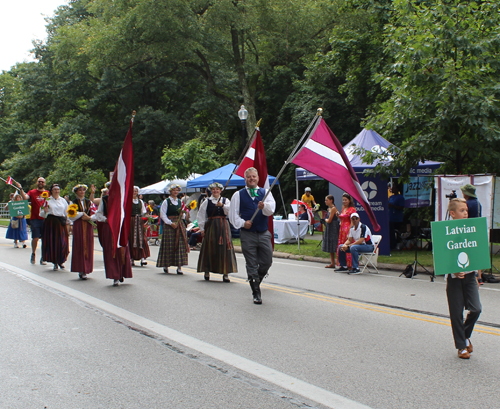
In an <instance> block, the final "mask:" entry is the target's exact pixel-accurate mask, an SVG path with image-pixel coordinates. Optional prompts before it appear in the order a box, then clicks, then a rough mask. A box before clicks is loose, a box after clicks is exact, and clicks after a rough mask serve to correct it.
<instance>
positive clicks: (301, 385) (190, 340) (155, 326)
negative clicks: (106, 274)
mask: <svg viewBox="0 0 500 409" xmlns="http://www.w3.org/2000/svg"><path fill="white" fill-rule="evenodd" d="M0 267H3V268H5V269H6V270H7V271H10V272H12V273H14V274H17V275H21V276H23V277H26V278H28V279H30V280H32V281H35V282H37V283H40V284H42V285H44V286H47V287H49V288H53V289H54V290H57V291H59V292H61V293H64V294H67V295H69V296H71V297H73V298H76V299H77V300H80V301H83V302H85V303H87V304H89V305H92V306H94V307H96V308H98V309H100V310H102V311H106V312H107V313H109V314H112V315H114V316H116V317H119V318H122V319H124V320H127V321H129V322H131V323H134V324H136V325H139V326H141V327H143V328H145V329H147V330H149V331H152V332H154V333H156V334H158V335H161V336H163V337H166V338H169V339H171V340H172V341H174V342H176V343H179V344H181V345H184V346H186V347H188V348H191V349H193V350H196V351H198V352H200V353H202V354H204V355H207V356H209V357H212V358H214V359H217V360H219V361H221V362H224V363H226V364H228V365H231V366H233V367H235V368H238V369H240V370H242V371H244V372H247V373H249V374H251V375H254V376H256V377H258V378H260V379H263V380H265V381H267V382H270V383H273V384H275V385H278V386H280V387H282V388H284V389H287V390H289V391H291V392H293V393H296V394H298V395H301V396H304V397H305V398H307V399H310V400H312V401H315V402H317V403H320V404H322V405H325V406H326V407H329V408H335V409H371V408H370V407H369V406H366V405H363V404H361V403H358V402H355V401H353V400H350V399H347V398H345V397H343V396H340V395H337V394H335V393H333V392H330V391H328V390H326V389H323V388H320V387H318V386H315V385H312V384H310V383H307V382H304V381H302V380H300V379H298V378H295V377H293V376H290V375H287V374H285V373H283V372H280V371H277V370H275V369H273V368H270V367H268V366H265V365H261V364H259V363H257V362H254V361H251V360H250V359H247V358H244V357H242V356H239V355H236V354H234V353H232V352H229V351H226V350H225V349H222V348H219V347H217V346H215V345H212V344H209V343H207V342H204V341H201V340H199V339H197V338H194V337H191V336H189V335H186V334H183V333H182V332H179V331H176V330H174V329H172V328H169V327H167V326H165V325H162V324H159V323H157V322H155V321H152V320H149V319H147V318H144V317H142V316H140V315H137V314H134V313H133V312H130V311H127V310H125V309H123V308H120V307H117V306H116V305H113V304H110V303H108V302H106V301H103V300H100V299H98V298H95V297H92V296H91V295H88V294H85V293H83V292H81V291H78V290H74V289H72V288H69V287H66V286H65V285H62V284H59V283H56V282H54V281H51V280H48V279H46V278H44V277H40V276H39V275H37V274H34V273H31V272H29V271H26V270H23V269H21V268H19V267H15V266H12V265H10V264H7V263H3V262H0Z"/></svg>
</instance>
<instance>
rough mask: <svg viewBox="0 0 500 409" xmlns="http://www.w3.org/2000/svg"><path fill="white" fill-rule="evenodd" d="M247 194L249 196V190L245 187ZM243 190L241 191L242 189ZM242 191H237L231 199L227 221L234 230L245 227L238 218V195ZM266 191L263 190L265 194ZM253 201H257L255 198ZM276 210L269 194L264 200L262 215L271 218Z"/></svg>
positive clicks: (243, 222) (272, 198)
mask: <svg viewBox="0 0 500 409" xmlns="http://www.w3.org/2000/svg"><path fill="white" fill-rule="evenodd" d="M245 189H246V190H247V192H248V194H249V195H250V189H249V188H248V187H247V186H245ZM242 190H243V189H242ZM242 190H239V191H237V192H236V193H235V194H234V195H233V197H232V198H231V206H230V207H229V221H230V222H231V224H232V225H233V226H234V228H235V229H241V228H242V227H243V226H244V225H245V221H246V220H243V219H242V218H241V217H240V193H241V191H242ZM267 190H268V189H265V191H266V193H267ZM253 200H258V199H257V198H256V197H254V198H253ZM275 209H276V201H275V200H274V197H273V194H272V193H271V192H269V194H268V195H267V197H266V199H265V200H264V209H262V214H263V215H264V216H272V215H273V214H274V210H275Z"/></svg>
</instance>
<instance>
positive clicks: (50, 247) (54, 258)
mask: <svg viewBox="0 0 500 409" xmlns="http://www.w3.org/2000/svg"><path fill="white" fill-rule="evenodd" d="M60 191H61V188H60V186H59V185H58V184H57V183H54V184H52V185H51V186H50V189H49V192H50V195H51V197H49V198H47V199H46V200H45V203H44V204H43V205H42V208H41V209H40V215H41V216H42V217H43V216H45V217H46V218H45V223H44V228H43V237H42V259H43V260H45V261H48V262H51V263H52V264H53V265H54V271H55V270H57V269H58V268H61V269H63V268H64V263H65V262H66V259H67V258H68V254H69V238H68V231H67V230H66V221H67V210H68V202H67V201H66V200H65V199H64V197H61V196H60V195H59V193H60ZM32 222H33V220H32Z"/></svg>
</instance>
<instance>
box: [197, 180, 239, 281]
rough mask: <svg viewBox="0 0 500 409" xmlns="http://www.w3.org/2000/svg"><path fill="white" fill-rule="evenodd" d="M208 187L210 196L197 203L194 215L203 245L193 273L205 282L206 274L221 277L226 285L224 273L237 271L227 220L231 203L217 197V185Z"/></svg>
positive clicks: (225, 274)
mask: <svg viewBox="0 0 500 409" xmlns="http://www.w3.org/2000/svg"><path fill="white" fill-rule="evenodd" d="M208 188H209V189H210V190H211V192H212V195H211V196H210V197H209V198H208V199H206V200H205V201H204V202H203V203H202V204H201V206H200V210H199V212H198V227H199V228H200V231H201V235H202V237H203V242H202V244H201V250H200V257H199V258H198V269H197V271H198V272H204V273H205V280H207V281H208V280H210V272H213V273H217V274H222V281H224V282H225V283H229V281H230V280H229V277H228V274H229V273H236V272H237V271H238V268H237V265H236V256H235V255H234V247H233V243H232V241H231V229H230V228H229V222H228V221H227V215H228V213H229V205H230V203H231V202H230V201H229V199H227V198H225V197H223V198H221V197H220V194H221V192H222V189H224V186H222V185H221V184H220V183H217V182H215V183H212V184H211V185H210V186H208Z"/></svg>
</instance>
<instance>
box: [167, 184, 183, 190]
mask: <svg viewBox="0 0 500 409" xmlns="http://www.w3.org/2000/svg"><path fill="white" fill-rule="evenodd" d="M172 189H179V192H180V191H181V190H182V189H181V185H178V184H177V183H171V184H170V185H169V186H168V192H170V191H171V190H172Z"/></svg>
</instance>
